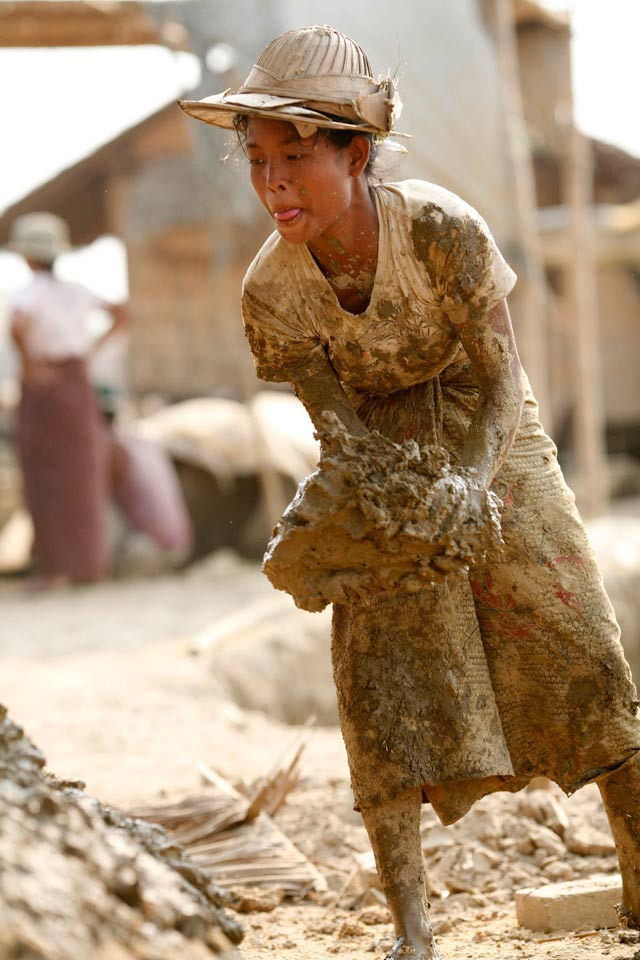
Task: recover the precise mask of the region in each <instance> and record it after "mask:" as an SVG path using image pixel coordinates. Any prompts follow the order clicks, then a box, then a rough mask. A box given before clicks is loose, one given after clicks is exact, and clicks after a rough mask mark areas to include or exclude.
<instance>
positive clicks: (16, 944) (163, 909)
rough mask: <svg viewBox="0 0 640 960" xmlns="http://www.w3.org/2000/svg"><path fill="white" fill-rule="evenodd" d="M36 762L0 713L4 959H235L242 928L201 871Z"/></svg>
mask: <svg viewBox="0 0 640 960" xmlns="http://www.w3.org/2000/svg"><path fill="white" fill-rule="evenodd" d="M44 763H45V760H44V757H43V755H42V754H41V752H40V751H39V750H38V749H37V748H36V747H35V746H34V745H33V744H32V743H31V742H30V741H29V740H28V738H27V737H25V735H24V733H23V731H22V730H21V728H20V727H18V726H16V725H15V724H14V723H13V722H12V721H11V720H10V719H9V718H8V716H7V711H6V708H5V707H3V706H1V705H0V863H2V870H1V871H0V903H2V910H1V911H0V956H2V957H3V958H6V960H18V958H26V957H29V958H30V960H54V958H55V960H87V958H89V957H91V958H94V960H100V958H106V957H109V958H114V960H115V958H116V957H118V958H119V957H122V958H124V957H127V958H130V960H136V958H138V960H142V958H144V960H149V958H151V957H153V958H154V960H183V958H184V957H186V956H188V957H189V958H190V960H191V958H193V960H200V958H202V960H206V958H209V960H210V958H212V957H217V958H223V960H238V958H239V954H238V952H237V951H236V949H235V947H234V946H233V943H234V942H235V943H237V942H238V941H239V940H240V939H241V937H242V932H241V929H240V927H239V926H238V924H237V923H236V922H235V921H233V920H231V919H230V918H229V917H227V916H226V915H225V914H224V913H223V911H222V910H221V909H220V906H221V905H222V904H224V902H225V898H226V896H227V895H226V894H225V893H223V892H222V891H220V890H219V889H218V888H216V887H215V886H214V885H213V884H212V883H211V882H210V881H209V880H208V879H207V876H206V874H205V872H204V871H203V870H200V869H199V868H198V867H197V866H195V865H194V864H192V863H191V862H190V861H189V860H188V858H187V857H185V856H184V854H183V853H182V851H181V850H180V848H179V847H177V846H176V845H173V844H171V842H170V841H169V840H168V838H167V836H166V834H165V832H164V831H163V830H161V829H160V828H158V827H154V826H151V825H148V824H143V823H140V822H139V821H135V820H132V819H130V818H128V817H125V816H123V815H121V814H119V813H117V812H116V811H114V810H110V809H109V808H107V807H104V806H103V805H102V804H101V803H99V802H98V801H97V800H95V799H93V798H92V797H89V796H87V795H86V794H85V793H84V791H83V789H82V785H81V784H78V783H69V782H62V781H59V780H56V779H55V778H54V777H52V776H50V775H47V774H45V773H44Z"/></svg>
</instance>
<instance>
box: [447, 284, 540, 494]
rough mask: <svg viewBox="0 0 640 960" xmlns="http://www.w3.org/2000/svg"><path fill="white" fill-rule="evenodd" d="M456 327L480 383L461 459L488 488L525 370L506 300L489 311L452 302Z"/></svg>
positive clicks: (517, 408)
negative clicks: (476, 402) (474, 410)
mask: <svg viewBox="0 0 640 960" xmlns="http://www.w3.org/2000/svg"><path fill="white" fill-rule="evenodd" d="M447 316H448V317H449V320H450V321H451V323H452V324H453V325H454V327H455V328H456V331H457V333H458V336H459V337H460V341H461V343H462V345H463V347H464V349H465V351H466V353H467V356H468V357H469V360H470V361H471V364H472V366H473V369H474V372H475V375H476V377H477V379H478V383H479V386H480V402H479V403H478V407H477V409H476V412H475V414H474V417H473V420H472V421H471V426H470V427H469V432H468V434H467V437H466V440H465V443H464V445H463V448H462V453H461V456H460V463H461V465H462V466H464V467H469V468H473V470H474V471H475V473H476V476H477V479H478V483H479V484H480V485H481V486H482V487H484V488H488V487H489V486H490V485H491V482H492V480H493V478H494V476H495V474H496V473H497V471H498V469H499V467H500V465H501V464H502V462H503V460H504V458H505V457H506V455H507V453H508V452H509V448H510V446H511V444H512V443H513V439H514V437H515V435H516V431H517V429H518V424H519V422H520V415H521V413H522V407H523V403H524V373H523V370H522V367H521V365H520V358H519V357H518V350H517V347H516V343H515V339H514V336H513V329H512V326H511V317H510V316H509V308H508V306H507V301H506V300H505V299H502V300H499V301H498V303H497V304H496V305H495V306H493V307H492V308H491V309H490V310H489V311H488V312H486V311H485V309H484V308H483V307H482V306H481V305H480V304H478V305H476V304H473V303H462V304H459V305H450V306H449V307H448V309H447Z"/></svg>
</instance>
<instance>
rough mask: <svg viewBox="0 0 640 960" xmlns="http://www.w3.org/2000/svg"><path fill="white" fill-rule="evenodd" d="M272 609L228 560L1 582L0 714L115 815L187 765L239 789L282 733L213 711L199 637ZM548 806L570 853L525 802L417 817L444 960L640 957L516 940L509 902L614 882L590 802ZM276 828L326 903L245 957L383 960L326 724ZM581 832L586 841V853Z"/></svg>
mask: <svg viewBox="0 0 640 960" xmlns="http://www.w3.org/2000/svg"><path fill="white" fill-rule="evenodd" d="M271 596H272V588H271V587H270V585H269V584H268V582H267V581H266V579H265V578H264V576H263V575H262V574H261V573H260V572H259V569H258V567H257V565H254V564H251V563H247V562H241V561H238V560H236V559H234V557H233V556H232V555H229V554H219V555H218V556H216V557H214V558H213V559H211V560H210V561H207V562H206V563H204V564H202V565H200V566H199V567H198V568H195V569H193V570H192V571H191V572H189V573H185V574H175V575H172V576H164V577H160V578H157V579H148V580H127V581H116V582H111V583H107V584H103V585H100V586H96V587H91V588H86V589H82V590H78V591H73V592H59V593H55V594H51V595H45V594H35V595H29V594H27V593H25V591H24V586H23V585H22V584H21V583H20V582H18V581H14V582H4V583H0V604H1V606H2V619H1V622H0V690H1V691H2V697H1V699H2V700H4V701H5V702H6V703H7V705H8V707H9V710H10V713H11V715H12V717H13V719H14V720H15V721H16V722H18V723H20V724H21V725H22V726H24V727H25V729H26V731H27V733H28V734H29V735H30V736H31V737H32V739H33V740H34V741H35V742H36V743H37V744H38V745H39V747H40V748H41V749H42V750H43V751H44V753H45V754H46V756H47V759H48V766H49V768H50V769H51V770H52V771H55V773H56V774H58V775H59V776H60V777H67V778H76V779H77V778H80V779H82V780H84V781H85V782H86V784H87V790H88V791H89V792H90V793H92V794H94V795H95V796H97V797H99V798H100V799H101V800H102V801H104V802H106V803H109V804H113V805H115V806H119V807H121V808H125V809H126V808H127V807H130V806H134V805H138V804H145V803H157V802H159V801H162V800H163V799H167V798H171V799H174V798H175V799H177V798H182V797H184V796H186V795H187V794H189V793H190V792H193V791H194V790H196V789H198V788H199V786H200V775H199V772H198V764H199V763H200V762H205V763H207V764H208V765H209V766H211V767H214V768H215V769H217V770H218V771H219V772H220V773H222V774H223V776H225V777H227V778H228V779H229V780H231V781H232V782H239V781H243V782H248V781H251V780H252V779H253V778H255V777H256V776H257V775H259V774H262V773H265V772H267V771H268V769H269V768H270V767H271V766H272V764H273V763H274V762H275V761H276V760H277V759H278V757H279V756H280V755H281V754H282V752H283V751H284V750H285V749H286V747H287V746H288V745H289V744H290V742H291V740H292V739H293V736H294V734H295V729H294V728H292V727H291V726H285V725H283V724H281V723H278V722H275V721H273V720H271V719H269V718H268V717H266V716H265V715H264V714H261V713H257V712H251V711H246V710H241V709H240V708H239V707H238V706H236V705H235V704H233V703H230V702H227V701H223V700H221V699H220V698H219V697H218V696H217V695H216V694H215V692H214V690H215V688H214V685H213V684H212V679H211V674H210V672H209V670H208V668H207V666H206V658H205V656H204V655H203V654H202V653H194V649H196V648H197V645H196V644H194V638H196V639H197V637H198V636H202V632H203V631H204V630H206V629H208V628H211V627H212V625H213V626H215V628H216V629H222V630H223V629H224V627H225V624H226V623H230V624H232V623H233V622H234V617H237V616H238V610H241V611H244V612H246V611H248V610H250V609H251V608H252V607H255V605H259V604H265V603H269V602H270V598H271ZM309 616H314V615H313V614H309ZM328 656H329V651H328V649H327V657H328ZM260 682H261V681H260V678H259V677H256V683H260ZM554 796H557V795H556V794H554ZM560 802H561V804H562V807H563V809H564V811H565V813H566V815H567V816H568V819H569V823H570V833H571V834H572V836H573V840H572V841H567V842H561V841H560V840H559V838H558V837H557V836H556V834H555V833H553V831H552V830H550V829H549V826H548V825H546V826H545V825H544V824H542V823H540V822H536V821H535V816H534V814H535V811H533V814H532V811H531V810H530V809H528V808H527V806H526V803H527V795H525V794H520V795H517V796H509V795H494V796H493V797H489V798H486V799H485V800H484V801H482V802H481V803H480V804H478V805H477V806H476V808H475V809H474V811H472V813H471V814H469V815H468V817H466V818H465V819H464V820H463V821H462V822H461V823H460V824H457V825H455V827H453V828H448V829H445V828H441V827H440V826H439V825H438V824H437V821H436V819H435V816H434V815H433V813H432V812H431V811H430V810H429V809H427V810H425V815H424V824H423V843H424V845H425V850H426V856H427V864H428V870H429V877H430V886H431V891H430V897H431V901H432V920H433V923H434V927H435V930H436V933H437V938H438V942H439V945H440V949H441V953H442V957H443V960H528V958H531V960H534V958H554V960H586V958H587V957H589V958H591V957H593V956H602V957H610V958H611V960H632V958H636V960H637V958H640V935H636V934H633V933H631V932H627V933H625V932H623V931H615V930H610V931H600V932H598V931H583V932H581V934H580V935H564V936H562V935H556V936H555V937H553V938H550V937H545V936H544V935H541V934H532V933H531V932H528V931H526V930H523V929H522V928H519V927H518V926H517V923H516V917H515V908H514V898H513V893H514V889H519V888H521V887H525V886H532V885H538V884H539V883H543V882H552V881H554V880H559V879H573V878H578V877H584V876H593V875H602V874H611V873H614V872H615V870H616V859H615V855H614V854H613V852H612V845H611V840H610V834H609V833H608V828H607V825H606V821H605V818H604V814H603V812H602V810H601V808H600V805H599V800H598V795H597V791H596V790H595V788H591V787H588V788H586V789H585V790H583V791H581V792H580V793H578V794H577V795H576V796H575V797H573V798H571V799H570V800H567V799H564V798H560ZM278 821H279V823H280V826H281V827H282V829H283V830H284V831H285V832H286V833H287V834H288V835H289V836H290V837H291V839H292V840H293V841H294V842H295V843H297V845H298V846H299V847H300V848H301V849H302V850H303V852H304V853H306V854H307V855H308V856H309V857H310V858H311V859H312V860H313V861H314V862H315V863H316V864H317V866H318V867H319V868H320V869H321V870H322V872H323V873H324V875H325V876H326V878H327V881H328V885H329V892H328V893H326V894H316V895H312V898H311V899H307V900H305V901H302V902H298V903H290V902H284V903H283V904H281V905H280V906H278V907H276V909H275V910H273V911H272V912H258V913H252V914H250V915H248V916H245V917H242V918H241V919H242V922H243V923H244V925H245V929H246V934H245V939H244V942H243V944H242V946H241V948H240V949H241V953H242V956H243V957H244V958H245V960H263V958H267V957H273V956H278V957H284V958H290V960H303V958H304V960H319V958H320V957H323V958H324V957H326V956H327V955H337V956H342V957H344V958H345V960H347V958H348V960H368V958H370V957H380V958H381V957H382V956H384V952H385V949H388V947H389V946H390V944H391V925H390V922H389V917H388V914H387V912H386V909H385V907H384V906H383V905H382V904H381V902H380V898H379V896H378V895H377V894H376V893H375V892H371V891H369V893H368V894H366V895H364V896H363V890H364V888H363V887H361V886H358V881H357V879H354V877H353V870H354V856H355V855H356V854H357V853H362V852H365V851H367V850H368V841H367V838H366V834H365V832H364V828H363V827H362V823H361V821H360V818H359V815H358V814H356V813H354V812H353V810H352V805H351V796H350V790H349V784H348V773H347V767H346V759H345V754H344V749H343V746H342V742H341V739H340V734H339V731H338V730H337V729H336V728H335V727H324V728H319V729H317V730H316V732H315V733H314V735H313V738H312V740H311V743H310V744H309V746H308V748H307V751H306V754H305V757H304V760H303V779H302V782H301V784H300V786H299V787H298V788H297V790H296V791H295V792H294V794H292V796H291V797H290V799H289V801H288V804H287V805H286V806H285V808H284V809H283V810H282V811H281V813H280V814H279V815H278ZM584 830H587V831H591V833H588V835H587V840H586V841H584V838H583V840H581V839H580V838H581V836H583V834H582V833H581V831H584ZM594 831H595V832H594ZM576 837H577V839H576ZM554 838H555V840H554ZM565 841H566V837H565ZM186 960H188V958H186Z"/></svg>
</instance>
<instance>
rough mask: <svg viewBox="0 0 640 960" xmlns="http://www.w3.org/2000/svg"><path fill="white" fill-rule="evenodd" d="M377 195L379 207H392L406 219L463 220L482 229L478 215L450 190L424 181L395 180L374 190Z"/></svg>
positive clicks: (481, 221) (469, 205) (483, 223)
mask: <svg viewBox="0 0 640 960" xmlns="http://www.w3.org/2000/svg"><path fill="white" fill-rule="evenodd" d="M377 189H378V190H380V191H381V198H382V200H383V203H384V202H386V203H387V204H388V205H389V206H391V207H395V208H396V209H397V210H398V212H400V213H402V214H403V215H405V216H407V217H409V218H410V219H411V220H414V219H416V218H424V217H432V218H435V219H436V220H437V219H438V218H440V217H441V216H442V215H445V216H447V217H452V218H457V219H465V218H470V219H472V220H475V221H477V222H478V223H480V224H481V225H483V226H486V224H485V222H484V220H483V219H482V217H481V215H480V214H479V213H478V211H477V210H476V209H475V208H474V207H472V206H471V204H470V203H467V201H466V200H463V198H462V197H460V196H458V194H457V193H454V192H453V191H452V190H448V189H447V188H446V187H442V186H440V185H439V184H437V183H430V182H429V181H428V180H417V179H410V180H399V181H396V182H393V183H382V184H380V185H379V186H378V187H377Z"/></svg>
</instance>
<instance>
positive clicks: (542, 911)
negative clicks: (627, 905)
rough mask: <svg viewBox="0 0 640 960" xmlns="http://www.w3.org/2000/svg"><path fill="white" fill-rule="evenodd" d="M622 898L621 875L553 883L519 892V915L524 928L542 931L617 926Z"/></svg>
mask: <svg viewBox="0 0 640 960" xmlns="http://www.w3.org/2000/svg"><path fill="white" fill-rule="evenodd" d="M621 899H622V881H621V880H620V877H619V876H607V877H597V878H592V879H589V880H573V881H571V882H568V883H551V884H549V885H548V886H546V887H536V888H535V889H527V890H518V891H516V916H517V918H518V923H519V924H520V926H521V927H526V928H527V929H528V930H539V931H541V932H543V933H553V932H555V931H557V930H594V929H597V928H600V927H616V926H617V925H618V916H617V914H616V904H617V903H619V902H620V900H621Z"/></svg>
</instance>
